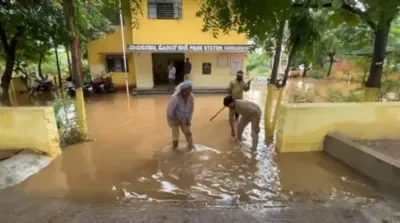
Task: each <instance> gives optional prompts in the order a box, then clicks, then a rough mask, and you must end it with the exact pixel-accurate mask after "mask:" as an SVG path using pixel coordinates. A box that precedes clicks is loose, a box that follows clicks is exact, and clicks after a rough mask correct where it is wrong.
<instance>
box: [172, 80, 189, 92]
mask: <svg viewBox="0 0 400 223" xmlns="http://www.w3.org/2000/svg"><path fill="white" fill-rule="evenodd" d="M189 87H193V84H192V82H191V81H184V82H182V83H180V84H179V85H178V86H176V88H175V92H174V95H175V94H179V93H180V92H181V91H182V90H184V89H186V88H189Z"/></svg>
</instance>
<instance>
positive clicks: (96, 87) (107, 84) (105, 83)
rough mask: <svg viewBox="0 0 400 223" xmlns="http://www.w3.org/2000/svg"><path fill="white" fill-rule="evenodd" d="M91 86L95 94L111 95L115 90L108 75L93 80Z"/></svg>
mask: <svg viewBox="0 0 400 223" xmlns="http://www.w3.org/2000/svg"><path fill="white" fill-rule="evenodd" d="M91 84H92V87H93V91H94V92H95V93H111V92H115V91H116V90H117V87H116V85H115V84H114V83H113V81H112V78H111V76H110V75H101V76H100V77H97V78H95V79H93V80H92V83H91Z"/></svg>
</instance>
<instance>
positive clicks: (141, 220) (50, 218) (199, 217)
mask: <svg viewBox="0 0 400 223" xmlns="http://www.w3.org/2000/svg"><path fill="white" fill-rule="evenodd" d="M0 207H1V209H0V216H1V222H2V223H8V222H10V223H15V222H18V223H27V222H32V223H40V222H52V223H55V222H60V223H61V222H62V223H66V222H85V223H86V222H88V223H90V222H135V223H136V222H138V223H177V222H182V223H192V222H193V223H202V222H204V223H213V222H215V223H216V222H218V223H228V222H229V223H231V222H236V223H239V222H245V223H253V222H255V223H258V222H260V223H261V222H268V223H289V222H296V223H302V222H310V223H311V222H326V223H330V222H332V223H341V222H360V223H368V222H400V216H397V217H398V218H397V221H394V220H392V221H391V219H390V218H389V215H388V212H387V211H386V212H385V211H382V210H383V209H382V208H380V207H379V206H378V205H376V204H363V203H360V202H359V203H357V202H349V201H329V202H315V201H314V202H287V203H285V202H284V203H282V205H279V206H270V205H268V204H265V203H264V204H251V205H237V206H232V207H227V206H225V207H216V206H208V205H204V204H193V203H182V202H181V203H149V202H132V201H124V202H121V203H119V204H104V203H103V204H100V203H97V204H89V203H84V202H76V201H67V200H60V199H51V198H47V199H45V198H43V197H40V198H39V197H32V196H29V197H28V196H26V195H24V194H23V193H21V192H19V191H18V190H9V189H7V190H3V191H1V192H0ZM390 214H391V215H392V219H395V217H393V216H395V215H396V213H395V212H393V210H391V213H390ZM374 218H376V219H374Z"/></svg>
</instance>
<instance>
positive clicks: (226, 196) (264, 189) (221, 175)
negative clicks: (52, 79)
mask: <svg viewBox="0 0 400 223" xmlns="http://www.w3.org/2000/svg"><path fill="white" fill-rule="evenodd" d="M256 89H259V88H256ZM246 97H247V98H248V99H249V100H252V101H254V102H256V103H258V104H260V106H261V107H263V106H264V102H265V90H254V91H251V92H248V93H247V94H246ZM222 98H223V96H222V95H216V96H215V95H213V96H203V95H197V96H196V98H195V114H194V120H193V126H192V131H193V136H194V140H195V144H197V149H196V150H195V151H194V152H190V153H181V154H177V153H174V152H172V151H171V150H170V149H169V144H170V143H171V131H170V129H169V127H168V125H167V122H166V119H165V116H166V107H167V103H168V100H169V96H143V97H131V98H130V99H129V100H130V101H129V102H130V103H128V101H127V97H126V95H124V94H115V95H104V96H101V97H95V98H91V99H88V101H87V114H88V115H87V117H88V125H89V129H90V135H91V138H92V139H93V140H94V141H90V142H86V143H82V144H78V145H73V146H69V147H67V148H65V149H64V152H63V154H62V155H61V156H59V157H58V158H56V159H55V160H54V162H52V163H51V164H50V165H49V166H48V167H47V168H45V169H44V170H42V171H41V172H40V173H38V174H36V175H34V176H32V177H31V178H29V179H28V180H27V181H26V182H25V183H24V184H23V185H22V187H23V189H24V191H25V192H26V193H28V194H32V195H39V196H51V197H59V198H62V199H71V200H76V201H83V202H117V201H136V200H144V201H206V202H214V203H223V204H235V203H238V202H266V201H277V202H278V201H281V200H288V199H289V200H302V199H322V200H324V199H352V198H365V199H367V200H369V199H372V200H373V199H378V198H379V194H378V193H376V192H375V189H374V188H373V187H372V186H371V184H370V182H369V181H368V180H366V179H365V178H364V177H361V176H360V175H358V174H356V173H355V172H354V171H352V170H350V169H349V168H347V167H346V166H344V165H342V164H341V163H339V162H337V161H336V160H333V159H332V158H330V157H328V156H326V155H324V154H323V153H319V152H317V153H291V154H278V153H277V152H276V151H275V149H274V146H273V145H272V144H270V145H269V146H267V145H265V143H264V133H263V132H261V133H260V142H259V146H258V148H257V149H256V150H255V151H251V150H250V149H246V148H240V146H239V145H238V144H237V142H236V141H235V140H234V139H232V137H231V136H230V129H229V123H228V111H227V110H225V111H224V112H223V113H221V114H220V115H219V116H218V117H217V118H216V119H215V120H214V121H212V122H210V121H209V118H210V117H212V116H213V115H214V114H215V112H217V111H218V110H219V109H220V108H221V107H222ZM263 123H264V121H263V120H262V121H261V124H262V125H263ZM263 127H264V126H261V129H263ZM244 134H245V135H244V138H246V139H247V140H246V142H245V143H244V144H245V145H250V143H251V138H250V129H249V128H247V129H246V131H245V133H244ZM181 137H182V134H181ZM182 138H183V137H182ZM245 147H247V146H245Z"/></svg>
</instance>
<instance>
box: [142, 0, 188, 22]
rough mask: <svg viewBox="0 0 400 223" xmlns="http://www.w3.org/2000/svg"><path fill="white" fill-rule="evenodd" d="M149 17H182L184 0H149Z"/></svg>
mask: <svg viewBox="0 0 400 223" xmlns="http://www.w3.org/2000/svg"><path fill="white" fill-rule="evenodd" d="M148 10H149V19H181V18H182V0H149V1H148Z"/></svg>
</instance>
